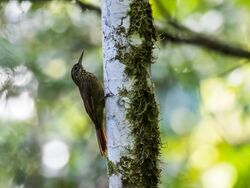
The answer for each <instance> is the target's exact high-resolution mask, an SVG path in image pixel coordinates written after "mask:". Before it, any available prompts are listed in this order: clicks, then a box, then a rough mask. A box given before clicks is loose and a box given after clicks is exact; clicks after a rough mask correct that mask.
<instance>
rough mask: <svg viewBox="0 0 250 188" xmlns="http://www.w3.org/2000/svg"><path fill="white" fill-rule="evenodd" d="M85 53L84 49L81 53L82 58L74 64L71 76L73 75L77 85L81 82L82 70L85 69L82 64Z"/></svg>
mask: <svg viewBox="0 0 250 188" xmlns="http://www.w3.org/2000/svg"><path fill="white" fill-rule="evenodd" d="M83 54H84V50H83V51H82V54H81V56H80V58H79V60H78V63H76V64H74V66H73V67H72V69H71V77H72V80H73V81H74V82H75V84H76V85H78V84H79V82H80V80H81V76H82V71H83V70H84V69H83V66H82V57H83Z"/></svg>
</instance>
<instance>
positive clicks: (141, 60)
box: [102, 0, 160, 188]
mask: <svg viewBox="0 0 250 188" xmlns="http://www.w3.org/2000/svg"><path fill="white" fill-rule="evenodd" d="M102 27H103V58H104V85H105V93H106V96H107V97H106V126H107V135H108V168H109V187H112V188H118V187H133V188H137V187H139V188H142V187H150V188H154V187H157V186H158V183H159V176H160V169H159V148H160V134H159V128H158V106H157V103H156V101H155V95H154V87H153V83H152V82H151V78H150V66H151V64H152V62H153V57H152V49H153V47H154V42H155V40H156V34H155V29H154V26H153V23H152V14H151V7H150V4H149V2H148V1H147V0H103V2H102Z"/></svg>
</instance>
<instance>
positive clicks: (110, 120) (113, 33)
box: [102, 0, 131, 188]
mask: <svg viewBox="0 0 250 188" xmlns="http://www.w3.org/2000/svg"><path fill="white" fill-rule="evenodd" d="M128 6H129V4H128V1H127V0H124V1H119V0H116V1H115V0H103V2H102V30H103V63H104V66H103V67H104V87H105V94H106V126H107V138H108V160H109V161H111V162H113V163H114V164H117V163H118V162H119V161H120V159H121V157H122V156H123V155H128V153H126V148H128V146H129V145H130V144H131V141H130V139H131V138H130V136H129V130H128V122H127V121H126V117H125V101H126V99H125V98H124V97H121V96H120V95H119V91H120V90H121V89H123V88H128V86H129V85H130V80H129V79H128V78H127V76H126V75H125V74H124V68H125V66H124V65H123V64H122V63H121V62H119V60H117V58H115V57H116V55H117V51H116V47H115V44H116V41H123V42H124V43H125V41H126V38H125V37H122V36H120V35H119V34H118V33H117V29H118V28H119V27H121V26H123V27H125V28H128V20H127V19H123V18H124V17H126V15H127V11H128ZM121 176H122V175H121V174H119V173H118V174H117V173H115V174H112V175H111V176H110V177H109V187H110V188H119V187H122V182H121V178H122V177H121Z"/></svg>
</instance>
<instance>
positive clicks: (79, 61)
mask: <svg viewBox="0 0 250 188" xmlns="http://www.w3.org/2000/svg"><path fill="white" fill-rule="evenodd" d="M83 54H84V50H82V54H81V56H80V58H79V60H78V63H77V64H79V65H82V57H83Z"/></svg>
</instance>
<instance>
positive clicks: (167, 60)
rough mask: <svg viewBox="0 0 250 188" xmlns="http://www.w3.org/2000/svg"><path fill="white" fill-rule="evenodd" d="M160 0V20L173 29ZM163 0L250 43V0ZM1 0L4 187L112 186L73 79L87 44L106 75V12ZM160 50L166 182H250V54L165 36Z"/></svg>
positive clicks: (199, 23) (89, 64)
mask: <svg viewBox="0 0 250 188" xmlns="http://www.w3.org/2000/svg"><path fill="white" fill-rule="evenodd" d="M83 2H84V1H83ZM89 2H90V3H94V4H96V5H100V2H99V1H89ZM151 3H152V5H153V16H154V19H155V25H156V27H157V28H167V27H166V25H167V20H166V18H165V17H164V16H163V15H162V13H161V11H159V9H158V8H157V6H156V2H155V1H154V0H151ZM161 4H162V6H164V7H165V8H166V10H168V14H169V15H171V17H173V18H175V19H177V20H179V21H180V22H182V23H183V24H185V25H186V26H188V27H189V28H190V29H192V30H195V31H198V32H205V33H206V34H209V35H214V36H217V37H218V38H221V39H224V40H225V41H227V42H236V43H237V44H239V45H241V46H244V47H245V48H247V47H248V46H249V43H250V40H249V32H250V28H249V25H250V24H249V19H248V18H249V16H250V13H249V9H250V2H249V1H247V0H190V1H185V0H178V1H177V0H168V1H166V0H161ZM0 6H1V7H0V27H1V28H0V127H1V131H0V152H1V157H0V182H1V184H0V187H15V186H17V185H24V187H45V188H50V187H53V188H56V187H65V188H67V187H83V188H88V187H89V188H92V187H99V188H102V187H106V186H107V175H106V174H107V172H106V161H105V160H104V159H102V158H101V157H100V156H99V153H98V152H99V150H98V148H97V142H96V138H95V133H94V131H93V129H92V123H91V121H90V120H89V118H88V117H87V116H86V113H85V111H84V110H83V104H82V101H81V99H80V96H79V93H78V90H77V88H76V87H75V86H74V84H73V82H72V80H71V78H70V69H71V67H72V65H73V64H74V62H75V61H77V58H78V56H79V55H80V52H81V50H82V48H84V49H85V51H86V53H85V57H84V65H85V67H86V69H87V70H89V71H90V72H93V73H95V74H96V75H97V76H98V77H99V78H100V80H102V63H101V62H102V50H101V19H100V17H99V15H97V14H96V13H95V12H93V11H91V10H87V11H84V12H82V10H81V9H80V8H79V7H78V6H77V5H76V4H74V3H73V2H63V1H49V2H42V1H33V2H30V1H20V2H19V1H9V2H8V1H4V2H1V3H0ZM158 34H160V33H158ZM154 57H155V60H156V63H155V64H154V65H152V77H153V80H154V82H155V85H156V92H157V97H158V103H159V106H160V114H161V119H160V127H161V136H162V142H163V145H162V151H161V153H162V155H161V167H162V177H161V180H162V181H161V187H171V188H172V187H173V188H186V187H192V188H194V187H197V188H200V187H204V188H232V187H236V188H246V187H250V183H249V178H250V172H249V168H250V163H249V158H248V157H250V152H249V151H250V147H249V140H250V139H249V138H250V118H249V113H250V106H249V105H250V102H249V100H250V97H249V91H250V84H249V83H250V77H249V75H250V67H249V65H248V60H245V59H240V58H238V59H236V58H232V57H225V56H223V55H221V54H219V53H215V52H211V51H206V50H203V49H200V48H197V47H195V46H188V45H187V46H185V45H175V44H173V43H170V42H169V43H164V44H163V43H161V41H158V43H157V45H156V46H155V49H154ZM53 144H54V145H53ZM49 146H50V147H52V148H53V147H54V150H55V151H57V152H58V153H55V156H49V157H47V156H46V154H47V153H46V151H50V150H49V148H50V147H49ZM56 146H57V147H58V148H61V150H59V149H58V148H57V147H56ZM60 152H61V153H60ZM52 153H53V152H52ZM67 155H68V157H67ZM53 157H54V158H55V157H58V159H57V160H56V162H58V161H59V162H60V160H61V161H62V162H61V166H60V165H59V163H58V165H59V166H55V164H57V163H56V162H55V161H53V160H52V161H50V159H51V158H53ZM63 162H64V163H63ZM50 165H52V166H50ZM53 165H54V166H53ZM56 167H57V168H56ZM59 167H60V168H59Z"/></svg>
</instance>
